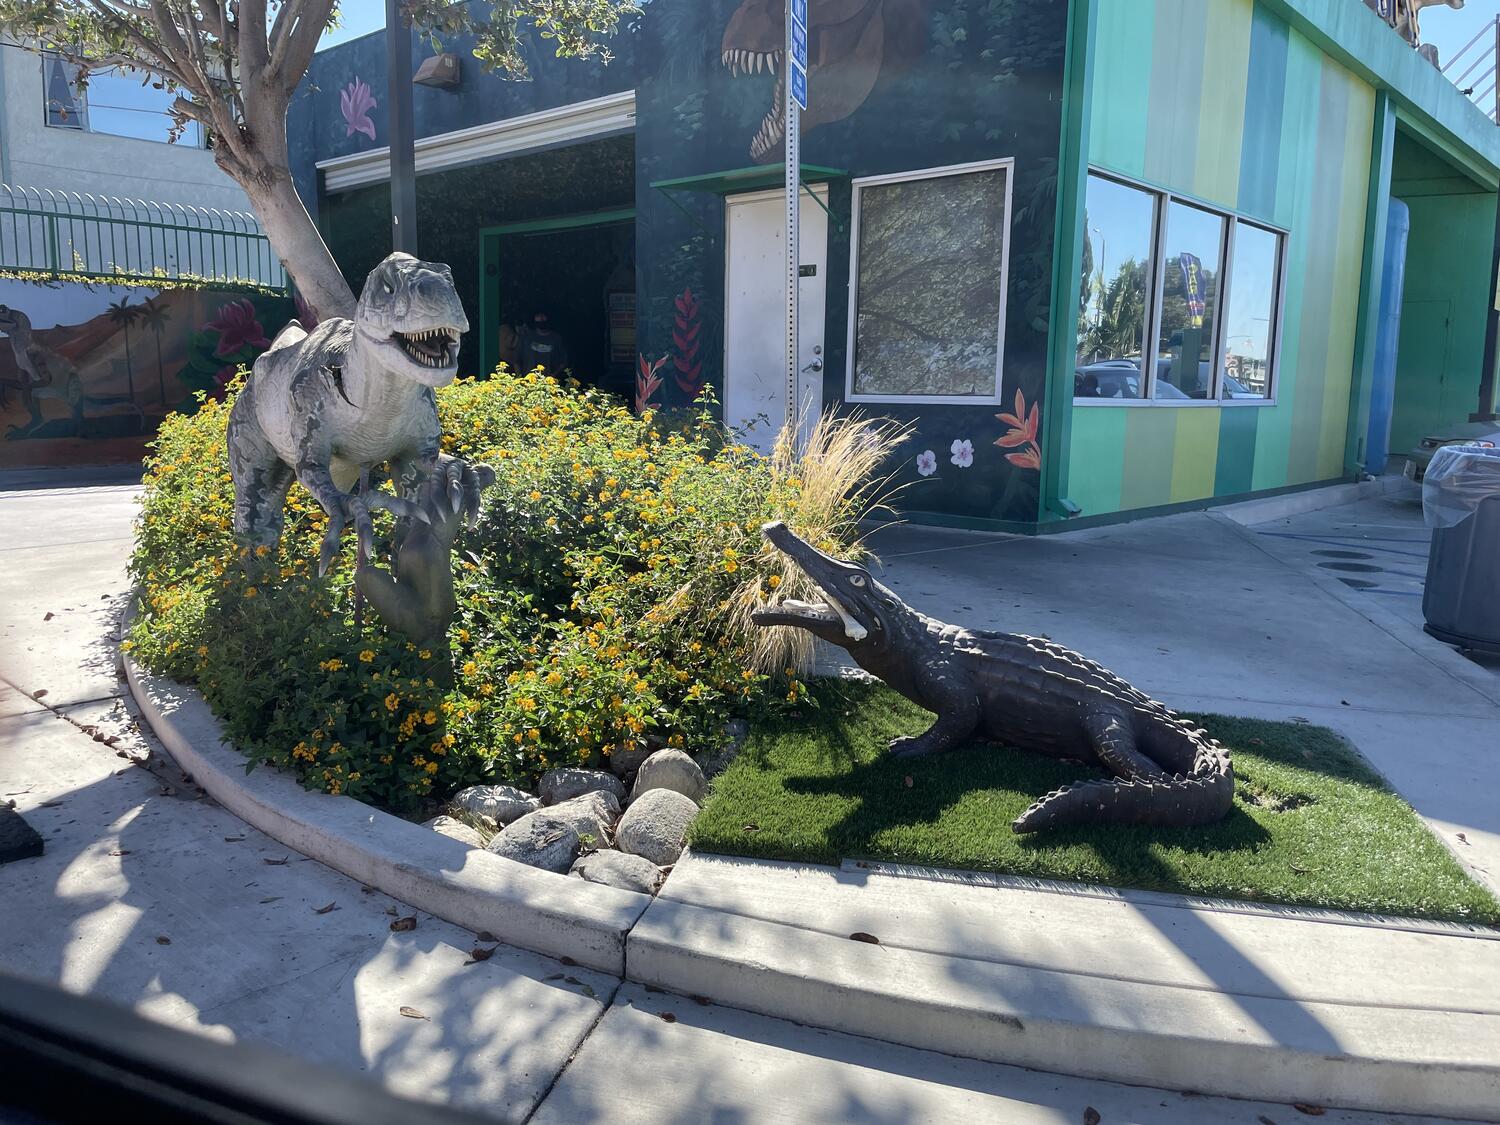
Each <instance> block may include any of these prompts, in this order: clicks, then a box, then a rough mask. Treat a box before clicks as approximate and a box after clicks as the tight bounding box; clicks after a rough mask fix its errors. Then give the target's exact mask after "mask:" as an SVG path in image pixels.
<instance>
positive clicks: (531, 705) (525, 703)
mask: <svg viewBox="0 0 1500 1125" xmlns="http://www.w3.org/2000/svg"><path fill="white" fill-rule="evenodd" d="M517 702H518V703H520V705H521V710H522V711H535V710H536V700H535V699H530V698H527V699H520V700H517Z"/></svg>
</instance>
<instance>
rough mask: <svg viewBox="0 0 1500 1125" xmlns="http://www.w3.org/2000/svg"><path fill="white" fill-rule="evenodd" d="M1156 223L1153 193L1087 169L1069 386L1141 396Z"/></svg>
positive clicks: (1090, 394)
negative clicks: (1074, 349)
mask: <svg viewBox="0 0 1500 1125" xmlns="http://www.w3.org/2000/svg"><path fill="white" fill-rule="evenodd" d="M1155 229H1156V197H1155V196H1154V195H1152V194H1151V193H1150V192H1145V191H1141V190H1139V189H1138V188H1133V187H1127V186H1126V185H1124V184H1122V183H1118V182H1116V181H1115V180H1109V179H1105V178H1104V177H1103V176H1094V175H1090V176H1089V180H1088V197H1087V201H1086V208H1085V220H1084V243H1083V277H1082V279H1081V280H1082V287H1081V289H1080V290H1079V292H1080V294H1081V296H1080V301H1079V309H1078V354H1077V360H1076V363H1075V365H1074V372H1073V393H1074V394H1075V395H1076V396H1078V397H1079V398H1140V397H1142V396H1143V395H1144V394H1145V393H1146V388H1145V380H1144V379H1143V378H1142V370H1141V356H1142V355H1143V354H1144V353H1145V342H1146V311H1147V310H1146V306H1147V296H1148V294H1149V293H1150V289H1151V284H1150V262H1151V248H1152V242H1153V240H1154V238H1155Z"/></svg>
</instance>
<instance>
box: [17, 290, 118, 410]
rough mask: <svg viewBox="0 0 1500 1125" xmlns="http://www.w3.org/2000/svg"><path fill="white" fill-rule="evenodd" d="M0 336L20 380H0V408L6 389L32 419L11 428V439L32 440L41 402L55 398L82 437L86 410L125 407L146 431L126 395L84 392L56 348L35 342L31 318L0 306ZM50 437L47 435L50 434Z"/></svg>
mask: <svg viewBox="0 0 1500 1125" xmlns="http://www.w3.org/2000/svg"><path fill="white" fill-rule="evenodd" d="M0 332H3V333H5V334H6V335H7V336H8V337H10V347H11V351H12V352H14V353H15V357H16V370H17V372H18V373H19V374H20V378H19V379H0V406H3V405H4V404H5V398H4V395H5V390H6V389H7V388H9V389H12V390H16V391H19V392H20V394H21V403H22V405H23V406H25V407H26V412H27V414H29V415H30V416H31V421H30V423H29V424H27V425H24V426H12V427H11V432H10V433H9V434H8V435H7V436H8V437H10V438H24V437H32V436H34V435H36V434H37V432H38V431H39V430H40V429H41V428H42V427H43V426H44V425H45V424H46V419H45V418H44V417H43V416H42V405H41V402H40V400H41V399H47V398H55V399H57V400H59V401H60V402H63V403H65V404H66V405H67V407H68V410H69V412H70V413H71V414H72V416H73V419H72V420H73V432H74V434H82V431H83V424H84V422H85V420H86V418H85V415H84V410H85V408H87V407H102V406H128V407H129V408H130V409H131V411H133V412H134V414H135V417H136V422H137V424H138V426H139V428H141V429H144V428H145V415H144V414H142V413H141V408H140V406H139V405H138V404H137V403H136V401H135V400H134V399H132V398H131V397H130V396H129V395H89V394H84V392H83V380H82V379H81V378H80V377H79V374H78V369H77V368H76V367H74V366H73V364H72V361H70V360H69V359H68V357H67V356H65V355H63V354H62V353H61V352H59V351H57V350H56V349H55V348H49V347H48V346H47V345H46V344H43V343H41V342H40V341H39V340H37V339H36V337H35V335H34V334H33V332H32V328H31V318H30V317H29V316H27V315H26V314H25V313H23V312H22V311H21V310H20V309H13V308H11V307H10V306H8V305H0ZM49 436H51V435H50V433H49Z"/></svg>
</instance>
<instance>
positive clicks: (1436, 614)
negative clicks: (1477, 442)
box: [1422, 446, 1500, 656]
mask: <svg viewBox="0 0 1500 1125" xmlns="http://www.w3.org/2000/svg"><path fill="white" fill-rule="evenodd" d="M1422 510H1423V513H1424V515H1425V518H1426V522H1427V524H1428V525H1429V526H1431V527H1432V528H1433V532H1432V552H1431V554H1430V555H1429V556H1428V560H1427V589H1426V592H1425V593H1424V594H1423V595H1422V616H1423V617H1425V618H1426V620H1427V624H1426V626H1425V628H1426V630H1427V632H1428V633H1430V634H1432V635H1433V636H1434V637H1437V638H1438V639H1439V640H1441V641H1446V642H1447V643H1448V644H1451V645H1457V646H1458V647H1459V648H1461V649H1468V650H1471V651H1474V652H1482V653H1485V654H1488V655H1496V656H1500V449H1495V448H1486V447H1481V446H1448V447H1445V448H1443V449H1439V450H1438V451H1437V453H1436V454H1435V455H1434V456H1433V458H1432V465H1431V466H1430V467H1429V469H1428V472H1427V476H1426V477H1425V478H1424V480H1423V486H1422Z"/></svg>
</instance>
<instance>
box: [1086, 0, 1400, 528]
mask: <svg viewBox="0 0 1500 1125" xmlns="http://www.w3.org/2000/svg"><path fill="white" fill-rule="evenodd" d="M1098 7H1099V11H1098V20H1097V23H1096V26H1095V37H1094V42H1093V49H1094V52H1095V58H1094V70H1093V87H1092V91H1091V94H1090V97H1091V113H1092V116H1091V122H1090V131H1089V160H1090V163H1091V164H1092V165H1093V166H1094V167H1097V168H1101V169H1104V170H1108V171H1113V172H1116V173H1119V174H1122V175H1125V176H1128V177H1131V178H1134V179H1138V180H1143V181H1146V182H1147V183H1150V184H1153V185H1156V186H1159V187H1163V188H1166V189H1168V190H1172V191H1177V192H1180V193H1182V194H1184V195H1188V196H1192V197H1195V198H1197V199H1200V200H1203V201H1205V202H1208V203H1210V204H1214V205H1216V206H1219V207H1222V208H1224V209H1226V210H1229V211H1234V212H1237V213H1239V214H1243V215H1246V216H1248V217H1250V218H1255V219H1260V220H1263V221H1266V222H1270V223H1273V224H1275V225H1277V226H1280V227H1284V228H1286V229H1287V230H1288V231H1289V235H1288V244H1287V278H1286V281H1287V291H1286V296H1285V299H1284V302H1283V309H1284V314H1283V315H1284V321H1283V325H1282V344H1281V352H1280V358H1279V362H1278V375H1277V378H1278V389H1277V396H1276V398H1277V401H1276V405H1274V406H1254V407H1252V406H1232V407H1220V406H1192V407H1186V408H1183V407H1158V406H1135V407H1099V406H1088V407H1075V408H1073V409H1072V411H1071V415H1072V438H1071V442H1070V444H1069V451H1068V474H1067V482H1066V488H1067V496H1068V498H1069V499H1070V500H1072V501H1073V502H1074V503H1076V504H1078V505H1079V506H1080V507H1081V508H1082V509H1083V514H1084V515H1085V516H1095V515H1101V514H1106V513H1110V512H1116V511H1124V510H1128V509H1132V508H1144V507H1154V506H1158V505H1164V504H1175V503H1182V502H1186V501H1192V500H1200V499H1206V498H1210V497H1214V496H1230V495H1237V494H1240V493H1245V492H1251V491H1257V490H1262V489H1272V488H1280V487H1285V486H1289V485H1297V484H1304V483H1311V482H1315V481H1320V480H1329V479H1334V478H1337V477H1339V476H1341V475H1342V474H1343V472H1344V447H1345V436H1346V423H1347V419H1348V411H1349V398H1350V386H1351V381H1352V377H1353V367H1354V341H1355V319H1356V312H1357V309H1358V304H1359V289H1360V280H1361V277H1362V258H1363V248H1364V247H1363V243H1364V228H1365V209H1366V194H1367V190H1368V184H1369V172H1370V152H1371V140H1372V129H1373V122H1374V107H1375V92H1374V89H1373V88H1372V87H1371V86H1370V85H1368V84H1367V83H1366V82H1364V81H1363V80H1361V79H1360V78H1358V77H1356V76H1355V75H1354V74H1353V73H1351V72H1350V71H1349V70H1347V69H1345V68H1344V67H1342V66H1340V65H1339V64H1338V63H1336V62H1334V61H1333V60H1331V59H1330V58H1328V57H1327V56H1326V55H1325V54H1324V53H1323V52H1322V51H1321V50H1320V49H1319V48H1318V47H1316V46H1315V45H1314V44H1313V43H1312V41H1311V40H1309V39H1308V38H1306V37H1305V36H1303V35H1302V34H1300V33H1298V32H1297V31H1295V30H1293V29H1291V28H1290V27H1288V25H1287V24H1286V23H1284V22H1282V21H1281V20H1280V19H1279V18H1278V17H1277V16H1275V15H1274V14H1272V10H1271V8H1270V7H1269V6H1268V5H1266V4H1264V3H1256V2H1255V0H1098Z"/></svg>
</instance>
